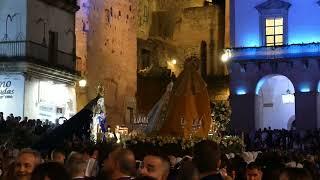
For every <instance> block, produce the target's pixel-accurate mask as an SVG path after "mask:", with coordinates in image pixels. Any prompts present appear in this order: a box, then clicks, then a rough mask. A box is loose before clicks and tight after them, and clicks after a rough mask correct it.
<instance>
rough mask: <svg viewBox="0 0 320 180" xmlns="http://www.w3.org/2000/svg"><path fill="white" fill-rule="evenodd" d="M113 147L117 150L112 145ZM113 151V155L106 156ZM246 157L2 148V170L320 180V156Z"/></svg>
mask: <svg viewBox="0 0 320 180" xmlns="http://www.w3.org/2000/svg"><path fill="white" fill-rule="evenodd" d="M110 147H111V146H110ZM106 152H107V153H106ZM246 154H247V157H245V156H243V154H242V155H241V154H235V155H234V156H233V157H230V155H228V156H227V155H225V154H223V153H222V152H221V151H220V148H219V145H218V144H217V143H215V142H213V141H210V140H203V141H201V142H199V143H197V144H195V146H194V148H193V153H192V154H191V156H184V157H174V156H173V155H170V154H163V153H162V152H161V151H159V149H154V150H153V151H149V152H146V153H145V156H144V157H143V159H141V160H138V159H136V158H135V153H134V152H133V151H131V150H130V148H124V147H122V146H120V145H118V144H117V145H113V146H112V147H111V148H110V149H100V148H98V147H93V148H84V149H82V150H79V151H71V152H70V153H68V154H66V151H64V150H59V149H54V150H52V151H51V152H50V153H49V154H42V155H41V154H40V153H39V152H37V151H35V150H32V149H21V150H17V149H10V150H9V149H3V148H2V149H1V150H0V157H1V163H0V165H1V166H0V168H1V169H0V171H1V179H4V180H71V179H74V180H75V179H78V180H81V179H92V180H100V179H101V180H131V179H136V180H224V179H225V180H264V179H267V180H269V179H270V180H278V179H279V180H313V179H314V180H316V179H318V177H319V164H320V161H319V160H320V158H319V156H314V155H313V156H311V155H307V156H301V157H302V159H299V158H296V157H293V156H290V155H295V154H281V152H263V153H262V152H261V153H257V156H256V157H255V158H252V159H250V158H248V152H247V153H246Z"/></svg>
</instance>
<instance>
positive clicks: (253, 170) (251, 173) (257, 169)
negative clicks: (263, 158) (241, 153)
mask: <svg viewBox="0 0 320 180" xmlns="http://www.w3.org/2000/svg"><path fill="white" fill-rule="evenodd" d="M262 176H263V172H262V169H261V166H259V165H258V164H257V163H255V162H251V163H250V164H249V165H248V166H247V168H246V180H262Z"/></svg>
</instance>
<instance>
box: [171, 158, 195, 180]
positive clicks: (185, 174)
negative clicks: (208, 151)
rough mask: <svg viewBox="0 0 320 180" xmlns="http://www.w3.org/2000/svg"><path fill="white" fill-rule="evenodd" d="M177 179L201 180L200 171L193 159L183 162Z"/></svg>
mask: <svg viewBox="0 0 320 180" xmlns="http://www.w3.org/2000/svg"><path fill="white" fill-rule="evenodd" d="M176 180H199V173H198V171H197V169H196V167H195V166H194V164H193V163H192V161H184V162H182V164H181V167H180V169H179V172H178V176H177V178H176Z"/></svg>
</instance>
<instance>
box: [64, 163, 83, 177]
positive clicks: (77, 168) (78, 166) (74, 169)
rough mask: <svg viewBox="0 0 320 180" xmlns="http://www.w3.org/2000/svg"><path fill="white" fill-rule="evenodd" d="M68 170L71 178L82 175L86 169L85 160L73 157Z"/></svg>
mask: <svg viewBox="0 0 320 180" xmlns="http://www.w3.org/2000/svg"><path fill="white" fill-rule="evenodd" d="M67 169H68V172H69V174H70V175H71V177H72V178H74V177H84V176H85V173H86V169H87V162H86V161H85V160H83V159H75V160H72V161H70V162H69V164H68V167H67Z"/></svg>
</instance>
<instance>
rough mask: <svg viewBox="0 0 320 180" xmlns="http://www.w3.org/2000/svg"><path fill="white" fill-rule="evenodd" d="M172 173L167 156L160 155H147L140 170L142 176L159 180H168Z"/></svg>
mask: <svg viewBox="0 0 320 180" xmlns="http://www.w3.org/2000/svg"><path fill="white" fill-rule="evenodd" d="M169 171H170V162H169V159H168V157H167V156H164V155H162V154H160V153H149V154H147V155H146V156H145V157H144V159H143V162H142V163H141V166H140V168H139V172H138V173H139V174H140V175H141V176H150V177H153V178H156V179H157V180H166V179H167V177H168V175H169Z"/></svg>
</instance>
